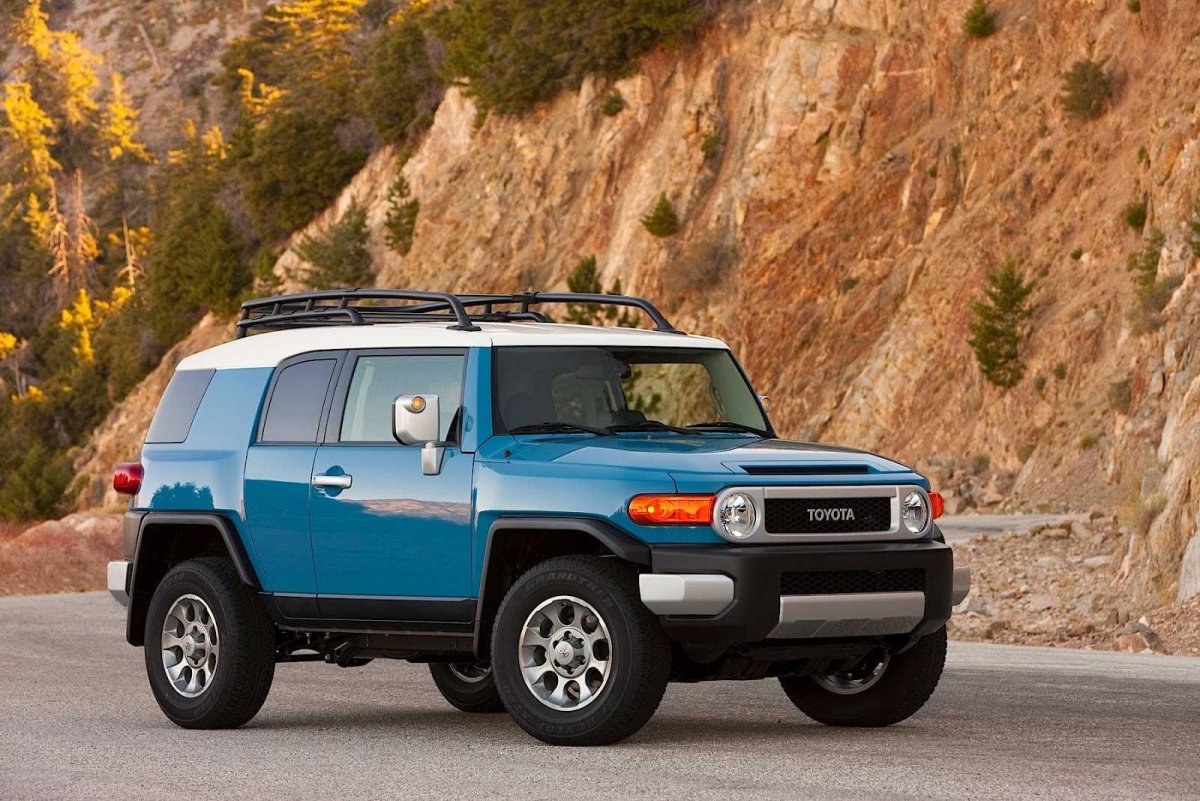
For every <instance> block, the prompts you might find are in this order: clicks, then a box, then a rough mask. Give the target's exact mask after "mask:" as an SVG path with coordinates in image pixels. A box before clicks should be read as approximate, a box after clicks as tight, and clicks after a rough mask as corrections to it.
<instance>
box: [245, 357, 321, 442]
mask: <svg viewBox="0 0 1200 801" xmlns="http://www.w3.org/2000/svg"><path fill="white" fill-rule="evenodd" d="M336 365H337V359H314V360H310V361H303V362H297V363H296V364H291V365H288V366H287V367H284V368H283V369H282V370H280V371H279V377H278V378H277V379H276V380H275V389H274V390H272V392H271V399H270V402H269V404H270V405H269V406H268V407H267V413H266V417H265V418H264V420H263V427H262V436H261V437H259V441H260V442H278V443H309V442H316V441H317V432H318V429H319V428H320V426H321V411H322V407H323V406H324V404H325V395H326V393H327V392H328V390H329V379H330V378H331V377H332V376H333V368H334V367H335V366H336Z"/></svg>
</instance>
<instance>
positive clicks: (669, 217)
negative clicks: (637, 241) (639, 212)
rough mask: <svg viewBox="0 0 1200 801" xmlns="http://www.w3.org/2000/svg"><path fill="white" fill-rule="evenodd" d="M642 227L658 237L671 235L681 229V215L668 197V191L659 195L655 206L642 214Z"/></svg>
mask: <svg viewBox="0 0 1200 801" xmlns="http://www.w3.org/2000/svg"><path fill="white" fill-rule="evenodd" d="M642 227H644V228H645V229H646V230H647V231H649V232H650V233H651V234H653V235H654V236H657V237H660V238H661V237H667V236H671V235H673V234H675V233H677V232H678V231H679V216H678V215H676V214H675V207H674V206H672V205H671V201H670V200H668V199H667V193H666V192H663V193H662V194H660V195H659V196H658V201H657V202H656V203H655V204H654V208H653V209H651V210H650V211H649V212H647V213H646V214H645V215H643V216H642Z"/></svg>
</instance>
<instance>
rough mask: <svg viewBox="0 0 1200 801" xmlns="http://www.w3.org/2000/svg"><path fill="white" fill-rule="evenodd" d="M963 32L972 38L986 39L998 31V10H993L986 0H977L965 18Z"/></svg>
mask: <svg viewBox="0 0 1200 801" xmlns="http://www.w3.org/2000/svg"><path fill="white" fill-rule="evenodd" d="M963 32H964V33H965V34H966V35H967V36H969V37H971V38H972V39H986V38H987V37H989V36H991V35H992V34H993V33H995V32H996V12H995V11H992V10H991V9H990V8H989V7H988V4H987V2H985V0H975V4H974V5H972V6H971V8H970V10H968V11H967V14H966V16H965V17H964V18H963Z"/></svg>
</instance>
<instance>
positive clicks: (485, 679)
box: [429, 662, 505, 712]
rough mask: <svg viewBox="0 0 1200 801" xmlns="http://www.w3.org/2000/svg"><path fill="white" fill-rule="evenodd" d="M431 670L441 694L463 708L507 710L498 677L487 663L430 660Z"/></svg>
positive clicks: (471, 709)
mask: <svg viewBox="0 0 1200 801" xmlns="http://www.w3.org/2000/svg"><path fill="white" fill-rule="evenodd" d="M429 673H430V675H432V676H433V683H434V684H436V685H437V688H438V691H439V692H441V694H442V697H443V698H445V699H446V700H447V701H449V702H450V705H451V706H453V707H455V708H456V709H461V710H462V711H463V712H504V711H505V709H504V702H503V701H501V700H500V693H499V692H497V690H496V679H495V677H494V676H492V669H491V667H489V666H487V665H474V664H472V665H469V664H450V663H448V662H431V663H430V664H429Z"/></svg>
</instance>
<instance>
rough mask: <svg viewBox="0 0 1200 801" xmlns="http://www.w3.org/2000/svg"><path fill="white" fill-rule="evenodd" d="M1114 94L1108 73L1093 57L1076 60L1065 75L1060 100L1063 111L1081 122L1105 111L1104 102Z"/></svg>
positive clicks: (1094, 117) (1092, 118)
mask: <svg viewBox="0 0 1200 801" xmlns="http://www.w3.org/2000/svg"><path fill="white" fill-rule="evenodd" d="M1110 94H1112V87H1111V85H1110V82H1109V78H1108V73H1107V72H1105V71H1104V67H1102V66H1100V65H1099V64H1097V63H1096V62H1095V61H1092V60H1091V59H1082V60H1080V61H1076V62H1075V63H1074V64H1072V65H1071V69H1069V70H1068V71H1067V72H1066V73H1065V74H1064V75H1063V85H1062V94H1061V95H1060V96H1059V98H1058V102H1059V103H1060V104H1061V105H1062V107H1063V111H1065V112H1067V114H1069V115H1071V116H1072V117H1074V118H1075V119H1076V120H1079V121H1080V122H1084V121H1087V120H1094V119H1096V118H1097V117H1099V116H1100V115H1101V114H1103V113H1104V102H1105V101H1106V100H1108V96H1109V95H1110Z"/></svg>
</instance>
